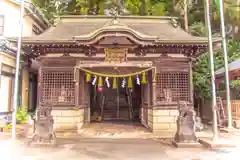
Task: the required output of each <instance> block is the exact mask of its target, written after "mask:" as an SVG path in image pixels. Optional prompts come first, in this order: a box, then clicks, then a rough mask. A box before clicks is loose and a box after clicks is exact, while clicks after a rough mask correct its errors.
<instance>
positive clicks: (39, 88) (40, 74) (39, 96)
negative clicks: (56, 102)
mask: <svg viewBox="0 0 240 160" xmlns="http://www.w3.org/2000/svg"><path fill="white" fill-rule="evenodd" d="M37 79H38V84H37V108H38V107H39V106H40V105H41V95H42V90H41V83H42V81H41V79H42V68H41V67H40V68H39V69H38V75H37Z"/></svg>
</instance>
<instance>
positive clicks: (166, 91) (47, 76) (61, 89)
mask: <svg viewBox="0 0 240 160" xmlns="http://www.w3.org/2000/svg"><path fill="white" fill-rule="evenodd" d="M12 41H15V40H14V39H13V40H12ZM22 43H23V44H22V49H23V51H24V52H25V53H26V54H27V55H28V56H29V57H30V58H32V59H36V60H37V61H38V63H39V67H38V80H37V83H38V88H37V107H52V115H53V117H54V126H55V128H78V129H80V128H81V127H82V126H83V124H86V123H91V122H93V121H96V120H97V121H102V122H104V121H111V120H114V121H121V120H123V121H139V122H140V123H142V124H143V125H144V126H145V127H146V128H148V129H149V130H151V131H153V132H155V131H163V130H176V117H177V116H178V114H179V113H178V110H177V109H178V103H179V101H184V102H186V103H187V105H188V106H190V107H193V83H192V59H193V58H196V57H197V56H199V55H200V54H201V53H203V52H205V51H206V50H207V48H208V39H207V38H206V37H194V36H192V35H190V34H188V33H187V32H185V31H184V30H183V29H181V27H180V26H179V25H178V24H177V23H176V19H175V18H173V17H154V16H153V17H144V16H118V17H110V16H76V15H69V16H62V17H60V20H59V22H58V23H57V24H56V25H55V26H52V27H51V28H49V29H48V30H47V31H45V32H44V33H43V34H40V35H37V36H32V37H23V40H22ZM213 43H214V44H216V43H218V40H217V39H214V40H213Z"/></svg>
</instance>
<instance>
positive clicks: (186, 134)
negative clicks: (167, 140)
mask: <svg viewBox="0 0 240 160" xmlns="http://www.w3.org/2000/svg"><path fill="white" fill-rule="evenodd" d="M178 106H179V108H178V109H179V116H178V119H177V133H176V135H175V137H174V142H175V143H195V142H197V137H196V132H195V111H194V109H193V107H188V105H187V103H186V102H179V105H178Z"/></svg>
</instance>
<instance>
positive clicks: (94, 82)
mask: <svg viewBox="0 0 240 160" xmlns="http://www.w3.org/2000/svg"><path fill="white" fill-rule="evenodd" d="M96 81H97V76H94V79H93V81H92V85H95V84H96Z"/></svg>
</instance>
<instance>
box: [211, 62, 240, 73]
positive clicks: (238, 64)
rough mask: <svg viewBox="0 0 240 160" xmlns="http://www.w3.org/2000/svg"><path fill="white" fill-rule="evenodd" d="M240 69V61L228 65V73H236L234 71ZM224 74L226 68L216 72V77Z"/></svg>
mask: <svg viewBox="0 0 240 160" xmlns="http://www.w3.org/2000/svg"><path fill="white" fill-rule="evenodd" d="M238 69H240V59H237V60H235V61H233V62H231V63H229V64H228V71H234V70H238ZM223 73H225V68H224V67H222V68H220V69H218V70H217V71H216V72H215V74H216V75H220V74H223Z"/></svg>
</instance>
